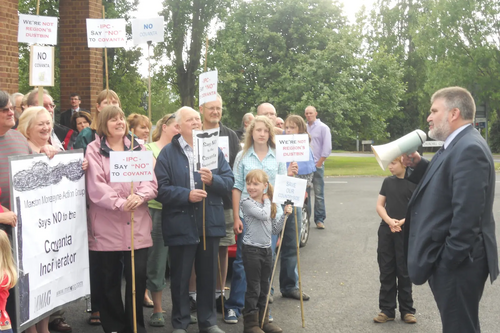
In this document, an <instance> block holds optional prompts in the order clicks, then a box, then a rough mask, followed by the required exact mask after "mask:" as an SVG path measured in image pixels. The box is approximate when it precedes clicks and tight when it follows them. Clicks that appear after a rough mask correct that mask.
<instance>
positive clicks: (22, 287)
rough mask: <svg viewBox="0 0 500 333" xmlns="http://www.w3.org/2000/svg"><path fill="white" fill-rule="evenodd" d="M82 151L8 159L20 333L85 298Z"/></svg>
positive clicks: (86, 261)
mask: <svg viewBox="0 0 500 333" xmlns="http://www.w3.org/2000/svg"><path fill="white" fill-rule="evenodd" d="M82 161H83V152H82V150H73V151H71V152H61V153H58V154H57V155H55V156H54V157H53V158H52V159H50V160H49V159H48V158H47V156H46V155H41V154H36V155H24V156H9V164H10V170H9V171H10V185H11V192H10V194H11V202H12V208H13V211H14V212H15V213H16V215H17V219H18V223H17V227H16V228H14V230H13V237H12V241H13V247H14V251H15V258H16V261H17V265H18V269H19V281H18V284H17V286H16V290H15V291H14V295H16V298H15V301H16V309H17V311H16V318H17V323H18V326H19V327H20V328H19V329H17V330H16V328H14V331H18V332H21V331H23V330H24V329H25V328H27V327H29V326H31V325H33V324H34V323H36V322H37V321H39V320H40V319H41V318H44V317H46V316H47V314H48V313H50V312H51V311H52V310H53V309H55V308H57V307H60V306H62V305H64V304H66V303H69V302H71V301H74V300H77V299H79V298H81V297H84V296H86V295H89V294H90V282H89V259H88V238H87V216H86V200H85V173H84V172H83V170H82Z"/></svg>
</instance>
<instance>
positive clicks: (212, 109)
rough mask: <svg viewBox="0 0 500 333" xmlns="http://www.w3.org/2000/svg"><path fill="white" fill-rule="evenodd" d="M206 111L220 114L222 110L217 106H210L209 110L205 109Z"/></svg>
mask: <svg viewBox="0 0 500 333" xmlns="http://www.w3.org/2000/svg"><path fill="white" fill-rule="evenodd" d="M206 109H207V110H208V111H210V112H214V111H219V112H221V111H222V108H220V107H218V106H212V107H211V108H206Z"/></svg>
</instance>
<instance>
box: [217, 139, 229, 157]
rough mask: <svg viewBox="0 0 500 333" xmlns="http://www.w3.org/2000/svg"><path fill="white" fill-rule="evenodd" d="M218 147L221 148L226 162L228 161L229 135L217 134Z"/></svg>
mask: <svg viewBox="0 0 500 333" xmlns="http://www.w3.org/2000/svg"><path fill="white" fill-rule="evenodd" d="M219 148H220V150H222V153H223V154H224V158H225V159H226V161H227V163H229V137H227V136H219Z"/></svg>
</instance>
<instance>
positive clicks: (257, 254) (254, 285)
mask: <svg viewBox="0 0 500 333" xmlns="http://www.w3.org/2000/svg"><path fill="white" fill-rule="evenodd" d="M242 254H243V265H244V267H245V275H246V278H247V291H246V293H245V309H244V311H243V313H244V314H245V315H246V314H248V313H252V312H256V311H257V312H258V311H262V312H263V311H264V308H265V307H266V300H267V292H268V291H269V280H270V279H271V272H272V261H273V259H272V257H273V255H272V253H271V248H269V247H268V248H259V247H255V246H251V245H246V244H243V251H242Z"/></svg>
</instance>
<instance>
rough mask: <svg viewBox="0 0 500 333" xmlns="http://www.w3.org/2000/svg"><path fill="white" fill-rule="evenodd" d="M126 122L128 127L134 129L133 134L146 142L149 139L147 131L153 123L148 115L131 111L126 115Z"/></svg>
mask: <svg viewBox="0 0 500 333" xmlns="http://www.w3.org/2000/svg"><path fill="white" fill-rule="evenodd" d="M127 123H128V127H129V129H130V130H131V131H132V130H133V131H134V135H135V136H136V137H137V138H139V140H141V141H142V143H146V142H148V141H149V132H150V131H151V127H152V126H153V124H152V123H151V120H149V118H148V117H146V116H145V115H143V114H138V113H132V114H130V115H129V116H128V117H127Z"/></svg>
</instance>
